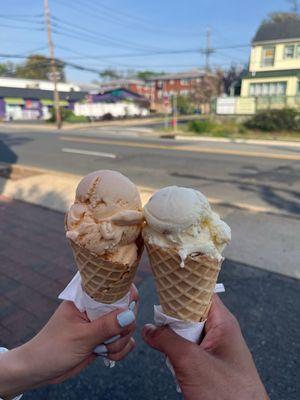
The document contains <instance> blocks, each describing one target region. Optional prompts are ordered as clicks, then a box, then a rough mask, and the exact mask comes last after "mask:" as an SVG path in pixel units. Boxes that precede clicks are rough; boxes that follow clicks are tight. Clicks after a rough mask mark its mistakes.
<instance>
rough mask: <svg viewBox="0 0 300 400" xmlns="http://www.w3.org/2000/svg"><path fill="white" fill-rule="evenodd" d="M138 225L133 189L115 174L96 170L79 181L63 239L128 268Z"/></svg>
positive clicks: (137, 203)
mask: <svg viewBox="0 0 300 400" xmlns="http://www.w3.org/2000/svg"><path fill="white" fill-rule="evenodd" d="M142 222H143V215H142V204H141V198H140V194H139V191H138V189H137V187H136V186H135V185H134V184H133V183H132V182H131V181H130V180H129V179H128V178H127V177H125V176H124V175H122V174H120V173H119V172H116V171H110V170H100V171H95V172H92V173H90V174H88V175H87V176H85V177H84V178H83V179H82V180H81V181H80V183H79V185H78V187H77V190H76V196H75V201H74V204H73V205H72V206H71V207H70V210H69V212H68V214H67V220H66V225H67V232H66V236H67V238H68V239H70V240H72V241H74V242H76V243H77V244H78V245H80V246H82V247H84V248H86V249H87V250H89V251H91V252H92V253H95V254H97V255H101V256H102V255H105V258H106V259H107V260H111V261H113V262H120V263H122V264H129V265H131V264H133V263H134V262H135V260H136V258H137V246H136V243H135V242H136V239H137V237H138V236H139V234H140V232H141V227H142Z"/></svg>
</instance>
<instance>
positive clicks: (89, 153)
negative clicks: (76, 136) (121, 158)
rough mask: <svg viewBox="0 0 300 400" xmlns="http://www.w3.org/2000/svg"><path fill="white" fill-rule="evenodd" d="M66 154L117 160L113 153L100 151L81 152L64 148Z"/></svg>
mask: <svg viewBox="0 0 300 400" xmlns="http://www.w3.org/2000/svg"><path fill="white" fill-rule="evenodd" d="M61 151H62V152H64V153H73V154H84V155H86V156H97V157H106V158H117V156H116V155H115V154H112V153H101V152H99V151H89V150H79V149H68V148H66V147H64V148H63V149H61Z"/></svg>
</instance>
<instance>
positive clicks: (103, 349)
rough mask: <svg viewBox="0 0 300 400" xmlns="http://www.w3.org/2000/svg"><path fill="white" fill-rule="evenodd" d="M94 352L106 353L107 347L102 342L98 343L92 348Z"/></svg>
mask: <svg viewBox="0 0 300 400" xmlns="http://www.w3.org/2000/svg"><path fill="white" fill-rule="evenodd" d="M94 353H96V354H99V355H103V354H104V353H106V354H107V347H106V346H105V345H104V344H100V345H99V346H96V347H95V348H94Z"/></svg>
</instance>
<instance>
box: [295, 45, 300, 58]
mask: <svg viewBox="0 0 300 400" xmlns="http://www.w3.org/2000/svg"><path fill="white" fill-rule="evenodd" d="M295 57H296V58H300V44H298V45H297V46H296V48H295Z"/></svg>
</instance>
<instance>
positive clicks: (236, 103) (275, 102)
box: [216, 96, 300, 115]
mask: <svg viewBox="0 0 300 400" xmlns="http://www.w3.org/2000/svg"><path fill="white" fill-rule="evenodd" d="M286 107H288V108H296V109H299V110H300V96H260V97H219V98H218V99H217V107H216V113H217V114H219V115H252V114H255V113H256V112H257V111H263V110H274V109H281V108H286Z"/></svg>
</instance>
